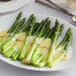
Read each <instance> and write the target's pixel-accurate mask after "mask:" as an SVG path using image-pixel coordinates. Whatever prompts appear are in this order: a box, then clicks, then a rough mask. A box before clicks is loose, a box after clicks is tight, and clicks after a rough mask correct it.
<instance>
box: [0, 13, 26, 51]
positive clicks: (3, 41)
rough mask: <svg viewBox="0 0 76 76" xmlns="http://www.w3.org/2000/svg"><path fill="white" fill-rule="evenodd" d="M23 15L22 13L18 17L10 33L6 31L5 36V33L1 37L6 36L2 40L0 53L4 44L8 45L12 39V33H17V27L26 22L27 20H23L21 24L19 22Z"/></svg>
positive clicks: (0, 40) (0, 39)
mask: <svg viewBox="0 0 76 76" xmlns="http://www.w3.org/2000/svg"><path fill="white" fill-rule="evenodd" d="M21 15H22V12H20V13H19V14H18V16H17V17H16V20H15V22H14V23H13V25H12V26H11V27H10V28H9V30H8V31H4V32H5V34H3V32H1V35H4V36H2V38H0V52H1V51H2V45H3V44H4V43H6V42H7V41H8V40H9V39H10V38H11V37H12V35H11V33H13V32H14V31H15V29H17V27H18V26H20V25H21V24H20V25H18V24H19V23H23V22H24V21H25V18H24V19H22V21H20V22H19V20H20V18H21Z"/></svg>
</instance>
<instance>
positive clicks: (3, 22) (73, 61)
mask: <svg viewBox="0 0 76 76" xmlns="http://www.w3.org/2000/svg"><path fill="white" fill-rule="evenodd" d="M23 15H24V17H26V18H28V17H29V16H30V14H29V13H26V12H24V14H23ZM16 16H17V14H10V15H6V16H3V17H1V18H0V31H2V30H4V29H8V28H9V27H10V26H11V25H12V23H13V22H14V20H15V17H16ZM35 16H36V17H37V20H38V21H40V20H41V19H44V18H46V17H48V15H43V14H38V13H37V14H35ZM49 17H50V19H51V20H52V24H51V26H53V25H54V23H55V20H56V19H57V18H55V17H52V16H49ZM58 20H59V21H60V23H64V26H65V28H64V31H63V34H62V37H64V35H65V32H66V31H67V29H68V28H69V27H71V29H72V33H73V40H72V45H71V46H72V50H73V52H72V56H71V58H70V59H69V60H68V61H65V62H61V63H60V64H59V65H57V66H56V67H55V68H48V67H44V68H37V67H34V66H30V65H24V64H21V62H19V61H12V60H11V59H9V58H5V57H4V56H2V55H1V54H0V59H1V60H2V61H4V62H6V63H9V64H11V65H14V66H16V67H20V68H23V69H28V70H34V71H59V70H64V69H67V68H69V67H72V66H75V65H76V27H74V26H73V25H71V24H69V23H67V22H65V21H63V20H61V19H58ZM70 53H71V52H70Z"/></svg>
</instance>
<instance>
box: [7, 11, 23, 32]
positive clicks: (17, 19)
mask: <svg viewBox="0 0 76 76" xmlns="http://www.w3.org/2000/svg"><path fill="white" fill-rule="evenodd" d="M21 16H22V12H20V13H19V14H18V16H17V17H16V20H15V22H14V23H13V25H12V26H11V27H10V29H9V30H8V33H9V32H10V33H11V32H12V31H13V29H14V28H15V27H16V25H17V24H18V22H19V20H20V19H21Z"/></svg>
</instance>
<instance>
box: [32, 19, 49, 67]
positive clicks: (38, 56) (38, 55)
mask: <svg viewBox="0 0 76 76" xmlns="http://www.w3.org/2000/svg"><path fill="white" fill-rule="evenodd" d="M49 26H50V20H49V21H48V22H47V24H46V27H45V28H46V29H45V30H44V32H43V34H44V37H45V38H46V36H47V32H48V31H46V30H48V29H49ZM45 43H46V44H45ZM44 45H45V46H44ZM47 45H48V46H47ZM49 46H50V39H48V38H47V39H43V42H41V43H40V45H39V46H38V47H37V49H36V50H35V52H34V53H33V56H32V58H31V63H32V64H34V65H37V66H40V65H38V64H40V61H41V60H42V58H46V55H47V52H46V51H47V49H48V48H49ZM44 52H46V55H45V54H44ZM42 63H44V62H41V64H42ZM42 65H43V64H42ZM42 65H41V66H42Z"/></svg>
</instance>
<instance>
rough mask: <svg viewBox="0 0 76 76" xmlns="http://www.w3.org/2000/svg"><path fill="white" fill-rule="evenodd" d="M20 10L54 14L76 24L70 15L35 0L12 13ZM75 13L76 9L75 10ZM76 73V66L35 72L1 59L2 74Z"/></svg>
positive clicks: (60, 75)
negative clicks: (62, 69)
mask: <svg viewBox="0 0 76 76" xmlns="http://www.w3.org/2000/svg"><path fill="white" fill-rule="evenodd" d="M60 5H63V6H64V8H66V9H68V8H67V6H65V5H64V4H60ZM20 10H23V11H26V12H27V13H28V12H29V11H31V13H36V12H38V13H42V14H43V13H44V14H48V15H52V16H55V17H58V18H61V19H63V20H66V21H68V22H70V23H71V24H73V25H76V24H75V23H74V22H72V20H71V18H69V17H68V16H66V15H64V14H61V13H58V12H57V11H54V10H52V9H50V8H47V7H44V6H42V5H40V4H36V3H34V0H31V2H30V3H29V4H27V5H25V6H24V7H23V8H21V9H19V10H17V11H13V12H10V13H15V12H19V11H20ZM73 13H74V14H75V13H76V11H73ZM5 14H9V13H5ZM5 14H0V16H3V15H5ZM75 75H76V66H75V67H73V68H70V69H68V70H64V71H59V72H35V71H29V70H23V69H20V68H16V67H14V66H12V65H9V64H7V63H5V62H3V61H0V76H75Z"/></svg>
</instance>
